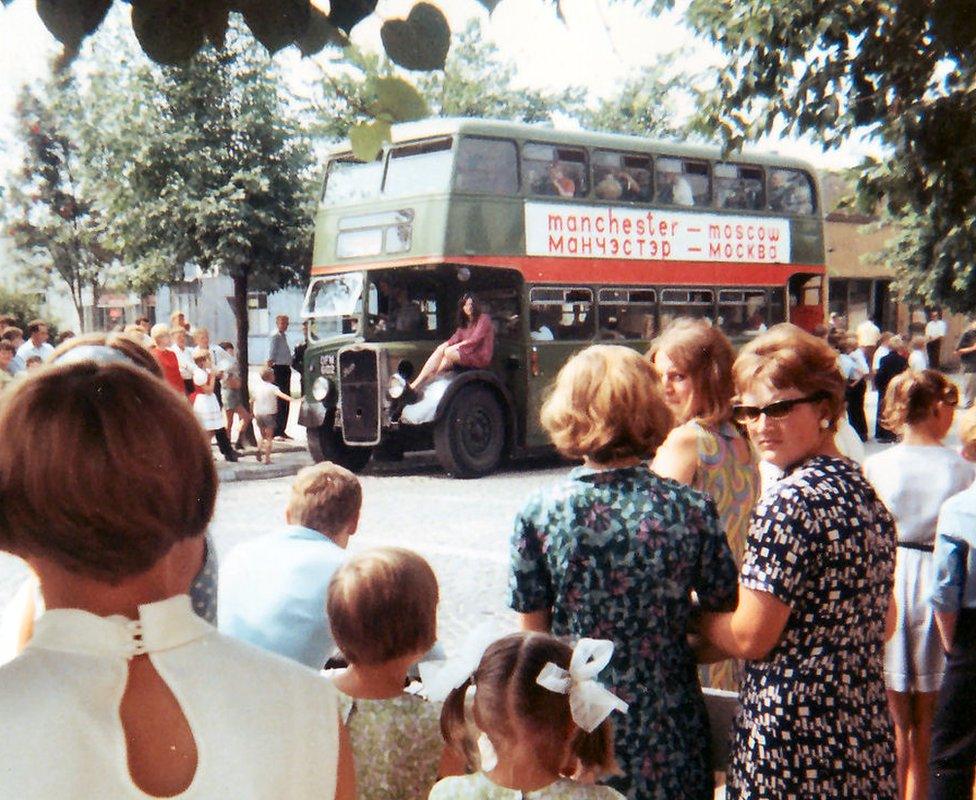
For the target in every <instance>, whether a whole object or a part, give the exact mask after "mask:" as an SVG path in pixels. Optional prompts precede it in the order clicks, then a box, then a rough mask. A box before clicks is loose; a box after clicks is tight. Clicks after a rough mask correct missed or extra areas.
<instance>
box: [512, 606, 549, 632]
mask: <svg viewBox="0 0 976 800" xmlns="http://www.w3.org/2000/svg"><path fill="white" fill-rule="evenodd" d="M551 622H552V612H551V611H550V610H549V609H548V608H545V609H542V610H541V611H529V612H527V613H524V614H519V615H518V623H519V630H520V631H538V632H539V633H549V625H550V623H551Z"/></svg>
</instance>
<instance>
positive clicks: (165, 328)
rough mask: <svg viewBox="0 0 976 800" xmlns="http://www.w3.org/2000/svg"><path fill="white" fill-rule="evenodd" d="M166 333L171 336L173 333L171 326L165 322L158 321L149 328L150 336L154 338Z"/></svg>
mask: <svg viewBox="0 0 976 800" xmlns="http://www.w3.org/2000/svg"><path fill="white" fill-rule="evenodd" d="M163 334H165V335H166V336H169V335H170V334H171V331H170V327H169V325H167V324H166V323H165V322H157V323H156V324H155V325H153V326H152V328H150V329H149V336H150V338H152V339H157V338H159V337H160V336H162V335H163Z"/></svg>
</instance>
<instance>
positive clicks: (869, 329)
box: [857, 319, 881, 347]
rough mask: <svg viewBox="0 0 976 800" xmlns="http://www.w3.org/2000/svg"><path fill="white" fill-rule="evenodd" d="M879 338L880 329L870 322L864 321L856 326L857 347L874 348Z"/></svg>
mask: <svg viewBox="0 0 976 800" xmlns="http://www.w3.org/2000/svg"><path fill="white" fill-rule="evenodd" d="M880 338H881V329H880V328H879V327H878V326H877V325H875V324H874V323H873V322H872V321H871V320H869V319H866V320H864V322H862V323H861V324H860V325H858V326H857V344H858V346H859V347H874V346H875V345H877V343H878V339H880Z"/></svg>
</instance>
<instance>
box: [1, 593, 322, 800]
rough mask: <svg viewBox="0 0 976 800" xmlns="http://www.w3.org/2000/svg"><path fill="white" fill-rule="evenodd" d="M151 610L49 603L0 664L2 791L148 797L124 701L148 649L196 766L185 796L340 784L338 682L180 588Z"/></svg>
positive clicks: (306, 791)
mask: <svg viewBox="0 0 976 800" xmlns="http://www.w3.org/2000/svg"><path fill="white" fill-rule="evenodd" d="M139 616H140V618H139V620H138V621H136V620H129V619H126V618H125V617H121V616H112V617H99V616H96V615H94V614H90V613H88V612H86V611H78V610H74V609H57V610H53V611H48V612H47V613H45V614H44V616H43V617H41V618H40V619H39V620H38V622H37V627H36V629H35V632H34V638H33V639H32V640H31V642H30V644H29V645H28V647H27V649H26V650H25V651H24V652H23V653H22V654H21V655H20V656H19V657H17V658H16V659H14V660H13V661H11V662H10V663H9V664H6V665H5V666H3V667H2V668H0V719H2V720H3V725H2V726H0V787H2V788H0V794H2V796H3V797H11V798H13V797H16V798H20V799H21V800H35V799H36V800H40V799H41V798H45V799H47V798H62V797H63V798H67V797H79V798H82V797H84V798H96V797H97V798H114V799H120V800H121V799H124V798H139V800H145V799H146V798H147V797H149V795H147V794H145V793H144V792H143V791H141V790H140V789H139V788H138V787H137V786H136V785H135V784H134V783H133V781H132V778H131V777H130V775H129V771H128V766H127V761H126V748H125V734H124V732H123V729H122V724H121V722H120V719H119V705H120V703H121V700H122V694H123V692H124V691H125V684H126V680H127V677H128V661H129V659H130V658H132V657H133V656H134V655H137V654H140V653H148V654H149V658H150V659H151V661H152V663H153V666H154V667H155V668H156V671H157V672H158V673H159V675H160V676H161V677H162V678H163V680H164V681H165V682H166V684H167V685H168V686H169V688H170V689H171V690H172V692H173V695H174V696H175V697H176V699H177V700H178V702H179V704H180V706H181V708H182V710H183V713H184V715H185V717H186V719H187V722H188V723H189V725H190V729H191V731H192V733H193V738H194V740H195V741H196V746H197V770H196V774H195V775H194V777H193V781H192V782H191V784H190V786H189V787H188V788H187V790H186V791H185V792H183V793H181V794H179V795H176V797H178V798H186V799H187V800H190V798H193V799H194V800H196V799H197V798H199V799H200V800H203V798H208V800H212V798H221V797H232V798H235V800H258V798H267V799H268V800H270V799H271V798H282V797H287V798H315V799H316V800H330V799H331V798H333V797H334V796H335V785H336V769H337V763H338V709H337V705H336V694H335V690H334V688H333V687H332V685H331V684H330V683H329V681H327V680H325V679H324V678H322V677H321V676H319V675H318V674H317V673H315V672H313V671H311V670H309V669H306V668H305V667H302V666H300V665H298V664H296V663H295V662H293V661H289V660H287V659H284V658H281V657H279V656H276V655H274V654H272V653H267V652H265V651H263V650H259V649H258V648H256V647H252V646H251V645H249V644H246V643H244V642H238V641H236V640H234V639H231V638H229V637H227V636H224V635H222V634H220V633H218V632H217V630H216V629H215V628H213V627H212V626H211V625H209V624H208V623H206V622H204V621H203V620H202V619H200V618H199V617H198V616H197V615H196V614H194V613H193V611H192V609H191V607H190V598H189V597H188V596H187V595H178V596H176V597H171V598H169V599H167V600H163V601H160V602H157V603H151V604H148V605H144V606H140V607H139Z"/></svg>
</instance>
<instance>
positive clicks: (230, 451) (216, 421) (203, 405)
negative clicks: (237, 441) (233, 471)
mask: <svg viewBox="0 0 976 800" xmlns="http://www.w3.org/2000/svg"><path fill="white" fill-rule="evenodd" d="M192 358H193V363H194V364H195V365H196V366H195V367H194V369H193V388H194V389H195V391H194V394H193V412H194V413H195V414H196V415H197V419H198V420H200V425H201V426H203V429H204V430H205V431H209V432H210V433H211V434H212V435H213V436H215V437H216V439H217V447H218V448H220V452H221V454H222V455H223V457H224V458H225V459H226V460H227V461H237V453H235V452H234V448H233V447H231V446H230V437H229V436H228V435H227V428H225V427H224V415H223V414H222V413H221V412H220V403H218V402H217V396H216V395H215V394H214V385H215V383H216V381H217V376H216V375H215V374H214V371H213V360H212V358H211V356H210V351H209V350H204V349H203V348H202V347H198V348H197V349H196V350H194V351H193V353H192ZM208 440H209V437H208Z"/></svg>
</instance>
